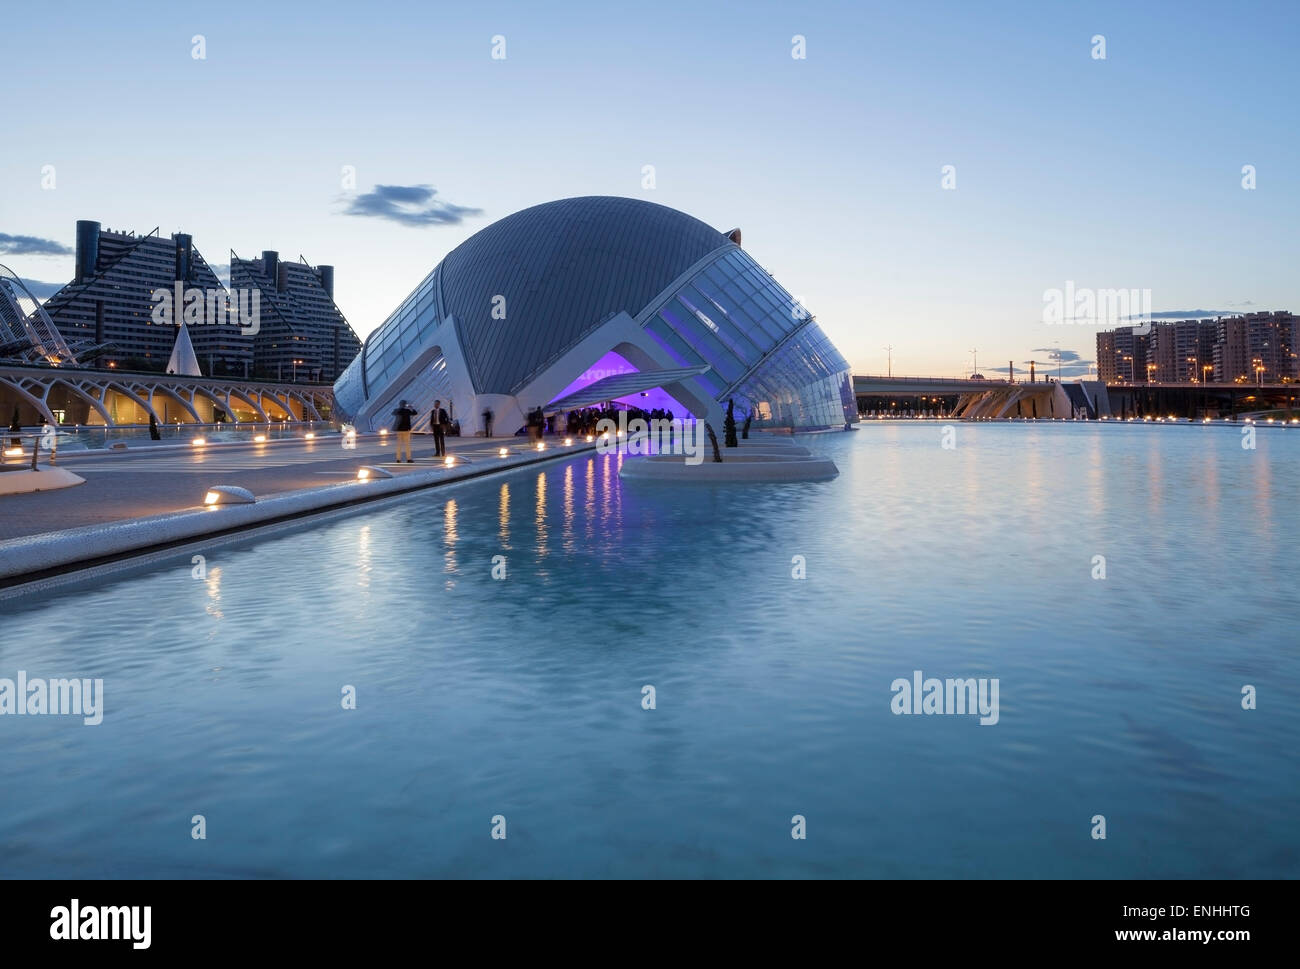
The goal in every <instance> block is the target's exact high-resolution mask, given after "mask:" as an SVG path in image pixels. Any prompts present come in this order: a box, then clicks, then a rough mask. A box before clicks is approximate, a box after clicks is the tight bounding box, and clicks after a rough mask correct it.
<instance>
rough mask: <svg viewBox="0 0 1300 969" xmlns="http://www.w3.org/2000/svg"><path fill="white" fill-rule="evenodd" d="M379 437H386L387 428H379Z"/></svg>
mask: <svg viewBox="0 0 1300 969" xmlns="http://www.w3.org/2000/svg"><path fill="white" fill-rule="evenodd" d="M379 436H380V437H388V428H386V427H381V428H380V429H379Z"/></svg>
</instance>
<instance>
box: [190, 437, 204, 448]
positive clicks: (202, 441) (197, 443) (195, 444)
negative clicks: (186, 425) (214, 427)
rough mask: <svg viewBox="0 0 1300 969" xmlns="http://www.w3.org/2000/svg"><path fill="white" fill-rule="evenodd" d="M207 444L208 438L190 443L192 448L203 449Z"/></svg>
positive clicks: (197, 438)
mask: <svg viewBox="0 0 1300 969" xmlns="http://www.w3.org/2000/svg"><path fill="white" fill-rule="evenodd" d="M207 443H208V439H207V438H206V437H196V438H195V439H194V440H192V441H190V447H203V445H205V444H207Z"/></svg>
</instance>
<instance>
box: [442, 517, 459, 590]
mask: <svg viewBox="0 0 1300 969" xmlns="http://www.w3.org/2000/svg"><path fill="white" fill-rule="evenodd" d="M456 538H457V534H456V499H455V498H452V499H450V500H448V502H447V504H446V505H444V506H443V510H442V540H443V542H444V543H445V544H446V546H447V551H446V554H445V555H444V556H443V563H444V564H443V567H442V570H443V571H444V572H455V571H456ZM448 585H451V582H450V580H448Z"/></svg>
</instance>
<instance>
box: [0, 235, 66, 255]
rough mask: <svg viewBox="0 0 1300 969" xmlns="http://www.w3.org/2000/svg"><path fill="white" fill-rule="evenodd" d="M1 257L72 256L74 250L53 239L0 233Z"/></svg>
mask: <svg viewBox="0 0 1300 969" xmlns="http://www.w3.org/2000/svg"><path fill="white" fill-rule="evenodd" d="M0 255H6V256H70V255H72V250H71V249H69V248H68V247H67V246H65V245H63V243H61V242H55V241H54V240H53V239H42V238H40V237H38V236H11V235H8V234H7V233H4V232H0Z"/></svg>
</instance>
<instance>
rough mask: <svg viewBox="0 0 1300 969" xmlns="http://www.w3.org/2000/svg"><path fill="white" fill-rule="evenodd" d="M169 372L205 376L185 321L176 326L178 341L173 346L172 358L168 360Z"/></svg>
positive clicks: (189, 375) (184, 375)
mask: <svg viewBox="0 0 1300 969" xmlns="http://www.w3.org/2000/svg"><path fill="white" fill-rule="evenodd" d="M167 372H168V373H174V374H179V375H180V376H182V377H202V376H203V372H202V371H201V370H199V358H198V357H196V356H195V355H194V344H192V343H191V342H190V331H189V330H187V329H185V324H184V323H182V324H181V325H180V326H178V327H177V328H176V343H175V344H174V345H173V346H172V358H171V359H170V360H168V361H167Z"/></svg>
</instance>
